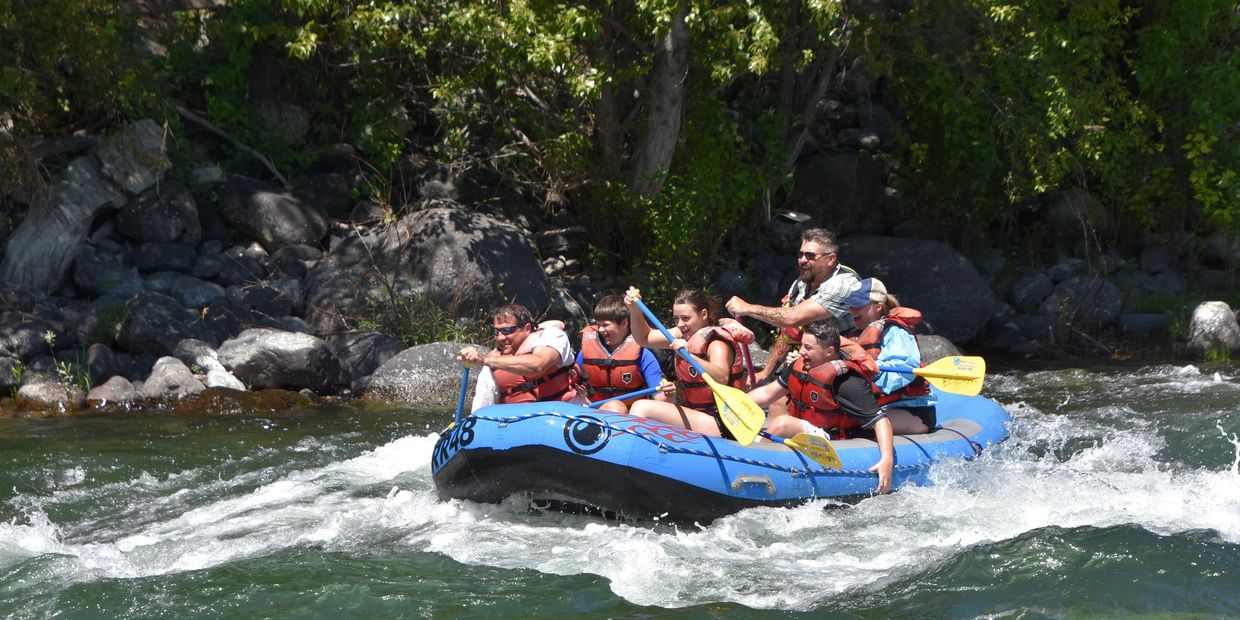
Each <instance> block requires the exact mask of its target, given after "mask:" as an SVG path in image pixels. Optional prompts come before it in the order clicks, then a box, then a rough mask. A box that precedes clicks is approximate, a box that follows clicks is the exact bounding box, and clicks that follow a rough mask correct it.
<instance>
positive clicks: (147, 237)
mask: <svg viewBox="0 0 1240 620" xmlns="http://www.w3.org/2000/svg"><path fill="white" fill-rule="evenodd" d="M116 229H117V231H119V232H120V233H121V234H123V235H125V236H126V237H129V238H130V239H133V240H135V241H149V242H154V243H181V244H185V245H189V246H196V245H198V241H199V240H201V239H202V227H201V226H200V225H199V223H198V203H197V202H195V200H194V195H193V194H192V193H190V191H189V189H188V188H186V187H185V186H184V185H181V184H180V183H176V182H173V183H164V184H161V185H158V186H156V187H154V188H151V189H149V190H147V191H145V192H143V193H142V194H141V195H139V196H138V198H137V199H136V200H131V201H129V202H128V203H126V204H125V206H123V207H121V209H120V211H118V212H117V213H116Z"/></svg>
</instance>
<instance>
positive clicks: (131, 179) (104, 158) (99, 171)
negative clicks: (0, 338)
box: [0, 119, 172, 293]
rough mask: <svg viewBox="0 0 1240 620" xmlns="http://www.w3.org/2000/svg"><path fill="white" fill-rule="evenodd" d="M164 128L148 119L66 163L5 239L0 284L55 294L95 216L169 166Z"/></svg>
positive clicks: (150, 182) (153, 180)
mask: <svg viewBox="0 0 1240 620" xmlns="http://www.w3.org/2000/svg"><path fill="white" fill-rule="evenodd" d="M166 146H167V142H166V141H165V135H164V131H163V128H162V127H161V126H160V125H158V124H157V123H155V121H153V120H151V119H142V120H140V121H137V122H135V123H132V124H130V125H128V126H126V127H125V128H123V129H121V130H120V131H118V132H117V133H116V134H115V135H113V136H109V137H108V138H107V139H105V140H104V141H103V142H102V143H101V144H100V146H99V148H97V149H95V151H93V152H92V154H91V155H84V156H82V157H78V158H77V159H74V160H73V161H72V162H70V163H69V165H68V167H67V168H66V169H65V172H64V176H63V178H62V179H61V180H59V181H57V182H55V183H54V184H53V185H52V186H51V188H49V189H48V192H47V196H46V198H45V199H44V200H43V201H42V202H40V203H39V205H38V206H37V207H36V208H33V209H31V211H30V213H28V214H27V215H26V217H25V219H23V220H22V223H21V224H20V225H19V226H18V227H17V229H16V230H14V231H13V234H12V235H11V236H10V237H9V238H8V242H7V245H6V246H5V250H4V259H3V260H0V282H6V283H10V284H15V285H17V286H19V287H22V288H27V289H30V290H32V291H38V292H42V293H49V292H51V291H54V290H56V288H57V287H59V286H60V285H61V283H62V282H63V281H64V280H65V277H66V276H67V275H68V273H69V267H70V266H71V265H72V264H73V261H74V259H76V258H77V256H78V254H79V253H80V251H81V248H82V243H83V242H84V241H85V240H86V236H87V234H88V233H89V232H90V227H91V225H92V224H93V223H94V221H95V216H96V215H97V214H98V212H99V211H100V210H101V209H103V208H104V207H105V206H108V205H111V206H113V207H119V206H121V205H123V204H125V203H126V202H127V201H128V198H127V196H126V194H125V192H128V193H130V194H139V193H141V192H143V191H145V190H146V189H147V188H149V187H151V186H153V185H155V183H156V182H157V181H158V180H159V179H160V178H161V177H162V176H163V174H164V172H165V171H167V170H168V168H169V167H171V165H172V164H171V162H170V161H169V159H168V157H167V152H166Z"/></svg>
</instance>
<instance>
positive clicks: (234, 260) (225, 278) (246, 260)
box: [218, 255, 267, 286]
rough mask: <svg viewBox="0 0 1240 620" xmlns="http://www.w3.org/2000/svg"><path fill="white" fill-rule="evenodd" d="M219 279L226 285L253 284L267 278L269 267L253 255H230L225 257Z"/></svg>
mask: <svg viewBox="0 0 1240 620" xmlns="http://www.w3.org/2000/svg"><path fill="white" fill-rule="evenodd" d="M222 260H223V263H224V264H223V265H222V266H221V267H220V272H219V276H218V279H219V281H220V282H221V283H223V284H224V286H238V285H244V284H253V283H255V282H262V281H263V280H265V279H267V267H266V266H264V265H263V262H262V261H261V260H259V259H257V258H254V257H252V256H228V255H225V256H224V257H223V258H222Z"/></svg>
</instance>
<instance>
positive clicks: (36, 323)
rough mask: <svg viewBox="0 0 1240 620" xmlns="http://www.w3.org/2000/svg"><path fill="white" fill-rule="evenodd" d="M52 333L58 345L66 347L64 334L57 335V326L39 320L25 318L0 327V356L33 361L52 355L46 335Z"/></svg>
mask: <svg viewBox="0 0 1240 620" xmlns="http://www.w3.org/2000/svg"><path fill="white" fill-rule="evenodd" d="M49 331H50V332H52V335H53V337H54V338H55V339H56V343H57V344H58V345H59V346H62V347H63V346H64V340H65V338H64V334H59V333H57V331H58V330H57V329H56V326H55V325H53V324H52V323H50V322H48V321H44V320H42V319H38V318H24V319H19V320H17V321H15V322H12V323H8V324H5V325H0V354H6V355H9V356H11V357H15V358H17V359H20V360H31V359H33V358H35V357H38V356H40V355H47V354H48V353H51V351H52V349H51V348H50V347H49V346H48V344H47V340H46V338H45V335H46V334H47V332H49Z"/></svg>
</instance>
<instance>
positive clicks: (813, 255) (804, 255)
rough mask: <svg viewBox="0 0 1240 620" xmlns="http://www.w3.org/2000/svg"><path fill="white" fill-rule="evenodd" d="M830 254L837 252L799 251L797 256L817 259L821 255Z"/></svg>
mask: <svg viewBox="0 0 1240 620" xmlns="http://www.w3.org/2000/svg"><path fill="white" fill-rule="evenodd" d="M828 254H835V252H819V253H817V254H815V253H813V252H797V253H796V255H795V256H796V257H797V258H804V259H805V260H817V259H818V257H819V256H826V255H828Z"/></svg>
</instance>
